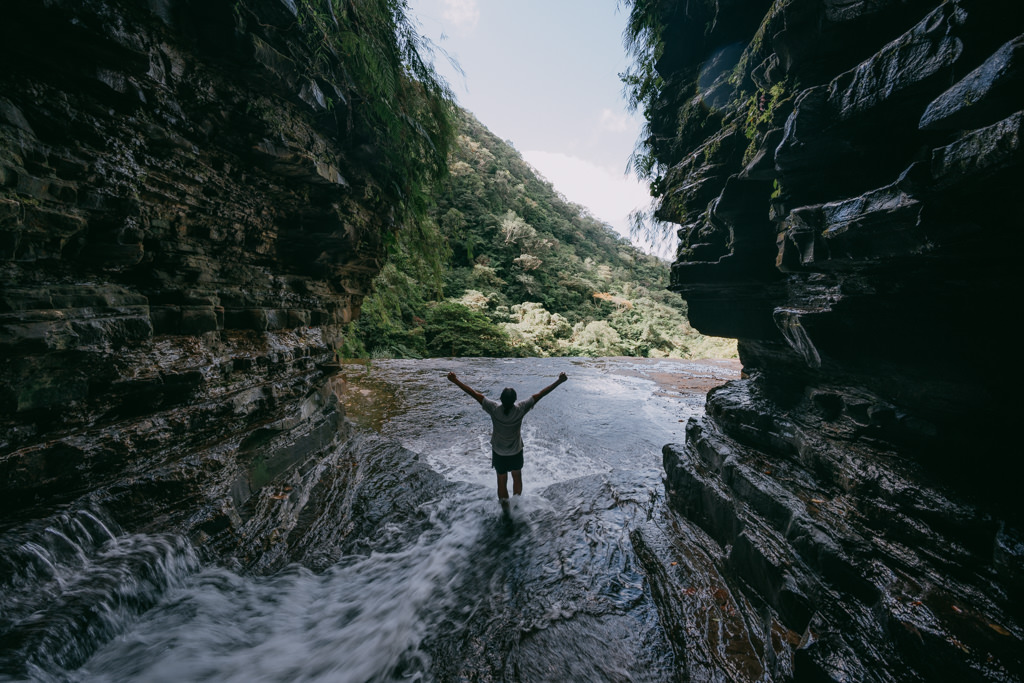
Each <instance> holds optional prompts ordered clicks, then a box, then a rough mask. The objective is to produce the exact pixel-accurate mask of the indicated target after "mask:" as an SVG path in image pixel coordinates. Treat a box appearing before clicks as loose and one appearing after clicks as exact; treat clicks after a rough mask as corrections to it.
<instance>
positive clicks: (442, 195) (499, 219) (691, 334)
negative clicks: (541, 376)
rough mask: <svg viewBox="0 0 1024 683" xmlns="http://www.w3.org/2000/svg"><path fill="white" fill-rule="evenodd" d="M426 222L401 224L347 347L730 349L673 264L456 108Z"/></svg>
mask: <svg viewBox="0 0 1024 683" xmlns="http://www.w3.org/2000/svg"><path fill="white" fill-rule="evenodd" d="M458 131H459V134H458V136H457V139H456V144H455V147H454V150H453V152H452V155H451V157H450V158H449V169H450V173H449V175H448V177H447V178H445V179H444V180H443V181H442V182H441V184H440V186H439V188H438V190H437V192H436V195H435V203H434V207H433V209H432V210H431V212H430V215H429V220H426V221H423V222H422V223H420V224H419V225H418V226H417V228H416V230H417V232H416V233H415V234H411V232H410V231H405V232H400V233H399V235H398V240H397V242H396V243H395V244H394V245H393V249H392V253H391V255H390V258H389V262H388V264H387V265H386V266H385V268H384V269H383V270H382V271H381V273H380V275H379V276H378V277H377V279H376V281H375V293H374V294H373V296H371V297H369V298H368V299H367V300H366V301H365V302H364V305H363V309H362V315H361V317H360V319H359V321H358V323H356V324H355V325H353V327H352V329H351V330H350V332H351V335H350V339H349V340H348V342H347V345H346V348H345V349H343V350H342V351H343V353H345V354H349V355H373V356H385V357H386V356H406V357H409V356H428V355H430V356H449V355H464V356H470V355H481V356H548V355H589V356H610V355H635V356H674V357H702V356H720V357H730V356H734V355H735V343H734V342H732V341H726V340H717V339H710V338H705V337H702V336H701V335H699V334H697V333H696V332H695V331H694V330H693V329H692V328H691V327H690V326H689V324H688V323H687V320H686V316H685V303H684V302H683V301H682V300H681V299H680V298H679V297H678V295H676V294H673V293H671V292H669V291H667V290H666V284H667V277H668V269H667V267H666V264H665V263H664V262H662V261H660V260H659V259H657V258H655V257H653V256H649V255H647V254H644V253H642V252H640V251H639V250H637V249H635V248H634V247H633V246H632V245H631V244H630V243H629V242H628V241H627V240H625V239H623V238H621V237H619V236H618V235H617V234H615V233H614V232H613V231H612V230H610V229H609V228H608V227H607V226H605V225H604V224H602V223H601V222H600V221H598V220H597V219H595V218H594V217H592V216H590V215H589V214H588V213H587V212H586V210H585V209H583V208H582V207H580V206H577V205H574V204H571V203H569V202H567V201H566V200H565V199H564V198H563V197H562V196H560V195H559V194H558V193H557V192H556V191H555V190H554V188H553V187H552V186H551V184H550V183H548V182H547V181H545V180H543V179H542V178H540V177H539V176H538V175H537V174H536V172H535V171H534V170H533V169H532V168H531V167H530V166H529V165H528V164H526V162H525V161H523V159H522V157H521V156H520V155H519V153H518V152H516V150H515V149H513V148H512V147H511V146H510V145H509V144H507V143H505V142H502V141H501V140H499V139H497V138H496V137H495V136H494V135H493V134H492V133H491V132H490V131H488V130H487V129H486V128H485V127H484V126H482V125H481V124H480V123H479V122H478V121H476V120H475V119H474V118H473V117H472V115H470V114H468V113H466V112H461V113H460V115H459V124H458Z"/></svg>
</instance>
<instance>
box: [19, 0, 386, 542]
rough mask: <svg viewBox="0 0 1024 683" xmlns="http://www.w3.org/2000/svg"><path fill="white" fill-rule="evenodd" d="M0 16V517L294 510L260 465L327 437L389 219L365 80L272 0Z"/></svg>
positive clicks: (229, 528) (337, 425) (108, 5)
mask: <svg viewBox="0 0 1024 683" xmlns="http://www.w3.org/2000/svg"><path fill="white" fill-rule="evenodd" d="M2 14H3V19H2V21H0V62H2V63H3V64H4V68H3V69H0V282H2V294H0V435H2V436H0V519H3V520H5V522H7V523H11V522H15V521H17V520H18V519H20V518H24V517H29V516H32V515H34V514H36V512H37V510H38V509H41V508H46V507H49V506H52V505H55V504H60V503H63V502H67V501H71V500H75V499H76V498H78V497H79V496H82V495H83V494H86V493H88V494H89V495H93V496H99V497H102V499H103V502H104V505H105V506H106V507H107V508H109V509H111V510H112V511H114V512H116V513H117V515H118V516H119V521H121V522H122V523H124V525H125V526H126V527H128V528H164V529H166V528H177V529H180V530H183V531H185V532H188V533H190V534H191V535H192V537H193V538H194V539H197V540H200V541H202V540H204V539H205V540H209V539H212V538H214V537H216V536H218V535H220V536H223V535H224V532H228V534H229V536H230V534H231V533H232V532H235V533H241V531H240V530H241V529H242V527H243V526H244V524H245V521H246V520H247V519H248V518H249V517H250V516H251V515H252V512H253V510H255V509H256V508H258V507H259V506H260V505H267V504H268V501H270V502H272V501H273V500H281V499H289V498H290V499H292V503H291V505H290V506H291V508H293V510H292V512H291V513H290V514H289V515H285V517H288V519H287V520H286V519H284V518H282V519H281V520H278V521H277V522H275V523H277V524H280V525H282V526H283V527H287V526H288V525H290V524H294V523H295V520H296V518H297V515H298V512H297V509H298V508H301V502H302V501H301V500H300V499H301V498H302V496H303V495H305V494H303V493H302V492H300V491H298V490H295V491H293V490H292V487H291V486H288V487H287V488H286V489H282V488H281V485H280V482H278V481H277V479H276V478H277V477H278V475H280V474H281V473H282V472H283V471H285V470H287V469H290V470H291V471H295V470H296V468H298V470H299V471H301V470H302V463H303V462H307V461H308V462H310V463H312V462H315V461H317V458H318V456H319V457H320V458H321V459H322V458H323V455H324V454H325V453H328V452H334V451H336V450H337V445H338V440H339V439H341V438H343V437H344V433H345V428H344V425H343V420H342V419H341V417H342V414H343V412H342V411H341V409H340V406H339V403H338V399H337V395H336V392H335V391H334V390H333V387H332V385H331V383H330V382H327V381H325V377H327V375H328V373H329V370H330V364H331V363H332V362H333V361H334V350H335V348H337V346H338V345H339V343H340V342H341V338H342V325H343V324H344V323H346V322H347V321H349V320H351V319H352V318H353V317H354V316H356V315H357V314H358V312H359V306H360V303H361V300H362V297H363V296H364V295H365V294H366V293H367V290H368V286H369V281H370V279H371V278H372V276H373V275H374V274H375V273H376V272H377V270H378V269H379V266H380V265H381V261H382V257H383V251H384V247H383V239H384V238H385V236H386V235H387V234H388V233H389V232H390V231H392V230H394V228H395V225H394V222H395V219H394V214H393V211H392V208H391V207H392V203H391V202H390V201H389V199H388V193H387V192H384V191H382V190H381V189H380V187H378V181H377V180H375V178H374V175H373V164H371V163H367V161H366V160H367V159H368V158H370V159H372V158H373V155H374V151H373V149H372V147H370V146H369V143H368V141H366V140H363V139H360V138H359V136H357V135H355V134H354V133H353V125H352V112H353V111H354V109H353V107H356V106H359V105H358V104H357V103H358V101H359V93H357V92H354V91H353V90H352V88H351V87H350V86H349V85H347V84H349V83H350V82H351V81H350V80H349V79H347V76H346V74H345V72H344V69H343V67H342V66H341V65H340V63H338V62H337V61H336V62H335V69H336V72H337V73H336V78H334V79H332V81H331V82H327V81H326V80H324V79H322V78H318V77H316V76H314V75H311V73H312V72H311V71H310V70H309V69H308V68H307V66H308V65H309V64H312V63H313V60H314V58H315V56H314V54H313V52H312V50H311V48H310V43H309V41H308V40H306V39H305V37H304V36H303V34H302V32H301V31H300V29H299V26H298V22H297V20H296V10H295V6H294V4H293V3H290V2H288V1H287V0H254V1H252V2H246V3H217V2H196V1H194V0H150V1H148V2H145V1H139V2H132V1H130V0H84V1H83V0H74V1H71V0H68V1H64V0H48V1H47V2H37V1H36V0H25V1H21V0H18V1H17V2H11V3H6V4H5V5H4V8H3V10H2ZM321 57H322V55H321ZM321 63H322V62H321ZM332 457H333V458H334V459H337V457H336V456H332ZM339 457H340V456H339ZM331 462H333V460H331V458H327V459H326V460H323V461H322V462H320V464H319V465H318V467H320V468H321V469H322V468H324V467H329V465H330V463H331ZM325 463H326V464H325ZM339 467H341V465H339ZM333 476H335V477H337V476H340V475H338V474H335V475H333ZM272 483H276V484H277V486H276V487H275V486H272V485H271V484H272ZM296 486H297V484H296ZM275 496H276V498H275ZM296 501H298V502H296ZM269 516H271V517H272V516H273V515H269ZM289 520H290V521H289ZM271 526H273V525H271ZM279 531H280V530H279ZM268 536H269V534H268ZM229 540H230V539H229ZM235 540H237V538H236V539H235Z"/></svg>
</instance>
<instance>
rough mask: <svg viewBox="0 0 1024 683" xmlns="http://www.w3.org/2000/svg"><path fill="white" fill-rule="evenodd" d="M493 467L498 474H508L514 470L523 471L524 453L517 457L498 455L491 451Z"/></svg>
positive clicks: (517, 454)
mask: <svg viewBox="0 0 1024 683" xmlns="http://www.w3.org/2000/svg"><path fill="white" fill-rule="evenodd" d="M491 467H493V468H494V469H495V470H497V472H498V474H508V473H509V472H512V471H513V470H521V469H523V452H522V451H519V452H518V453H516V454H515V455H498V454H497V453H495V452H494V451H491Z"/></svg>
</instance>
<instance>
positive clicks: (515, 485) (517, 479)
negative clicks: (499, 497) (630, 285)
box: [512, 470, 523, 496]
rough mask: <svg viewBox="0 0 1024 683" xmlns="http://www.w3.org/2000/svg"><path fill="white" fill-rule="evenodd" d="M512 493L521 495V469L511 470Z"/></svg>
mask: <svg viewBox="0 0 1024 683" xmlns="http://www.w3.org/2000/svg"><path fill="white" fill-rule="evenodd" d="M512 495H514V496H521V495H523V471H522V470H512Z"/></svg>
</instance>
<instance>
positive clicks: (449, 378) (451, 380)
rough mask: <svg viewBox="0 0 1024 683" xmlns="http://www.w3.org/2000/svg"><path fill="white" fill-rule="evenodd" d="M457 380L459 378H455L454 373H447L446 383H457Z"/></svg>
mask: <svg viewBox="0 0 1024 683" xmlns="http://www.w3.org/2000/svg"><path fill="white" fill-rule="evenodd" d="M458 379H459V378H458V377H456V376H455V373H454V372H449V373H448V381H449V382H455V381H457V380H458Z"/></svg>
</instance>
